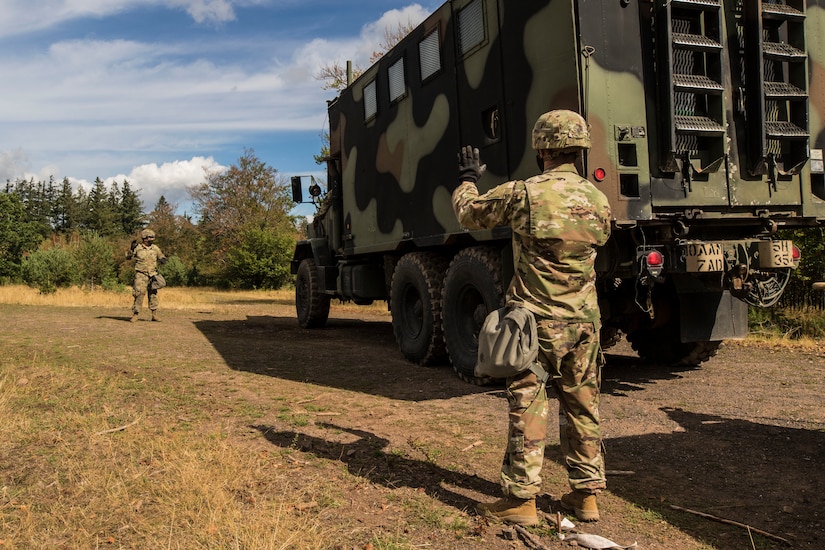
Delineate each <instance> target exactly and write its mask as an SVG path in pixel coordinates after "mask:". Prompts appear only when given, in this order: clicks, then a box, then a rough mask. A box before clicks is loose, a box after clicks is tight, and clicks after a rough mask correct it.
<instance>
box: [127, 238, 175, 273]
mask: <svg viewBox="0 0 825 550" xmlns="http://www.w3.org/2000/svg"><path fill="white" fill-rule="evenodd" d="M126 258H127V259H130V260H131V259H134V260H135V271H137V272H138V273H144V274H146V275H148V276H150V277H152V276H154V275H157V273H158V260H161V259H163V258H166V256H164V255H163V252H161V251H160V248H158V245H156V244H153V245H152V246H146V245H145V244H143V243H138V245H137V246H136V247H135V248H134V249H133V250H130V251H129V252H127V253H126Z"/></svg>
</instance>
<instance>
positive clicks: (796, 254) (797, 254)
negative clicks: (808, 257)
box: [791, 245, 802, 262]
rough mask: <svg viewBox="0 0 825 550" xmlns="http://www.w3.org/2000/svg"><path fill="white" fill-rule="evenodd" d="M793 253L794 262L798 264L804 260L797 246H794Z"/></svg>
mask: <svg viewBox="0 0 825 550" xmlns="http://www.w3.org/2000/svg"><path fill="white" fill-rule="evenodd" d="M791 253H792V254H793V261H795V262H798V261H799V260H801V259H802V252H800V251H799V249H798V248H797V247H796V245H794V246H793V252H791Z"/></svg>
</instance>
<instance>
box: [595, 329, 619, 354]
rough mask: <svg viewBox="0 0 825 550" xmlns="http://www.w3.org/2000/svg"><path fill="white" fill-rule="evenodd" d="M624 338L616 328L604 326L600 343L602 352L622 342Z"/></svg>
mask: <svg viewBox="0 0 825 550" xmlns="http://www.w3.org/2000/svg"><path fill="white" fill-rule="evenodd" d="M623 337H624V335H623V334H622V331H621V330H619V329H617V328H616V327H606V326H604V325H602V329H601V331H600V332H599V343H600V344H601V346H602V350H606V349H610V348H612V347H613V346H615V345H616V344H618V343H619V342H621V341H622V338H623Z"/></svg>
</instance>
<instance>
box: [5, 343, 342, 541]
mask: <svg viewBox="0 0 825 550" xmlns="http://www.w3.org/2000/svg"><path fill="white" fill-rule="evenodd" d="M4 362H9V363H12V364H17V365H18V368H17V369H15V374H14V375H12V374H9V373H8V371H9V369H7V368H4V369H3V371H4V372H7V374H5V375H3V376H2V378H0V417H1V418H3V422H2V423H0V439H1V440H2V441H3V446H2V449H0V463H3V464H4V465H5V466H4V470H5V471H4V474H5V475H4V478H3V482H2V483H3V485H2V486H0V547H2V548H3V549H6V548H58V547H59V548H63V547H66V548H97V547H101V546H106V547H115V548H118V547H125V548H262V549H270V548H272V549H275V548H301V549H303V548H308V549H310V548H324V547H326V542H325V541H328V540H330V539H329V537H330V535H329V533H327V532H326V531H325V527H324V526H323V524H322V523H321V521H320V520H319V518H315V519H307V518H303V517H301V516H300V515H296V514H295V512H294V511H295V510H296V509H299V508H300V505H301V503H302V502H303V501H305V500H311V498H312V497H310V496H308V494H309V493H311V492H312V491H313V490H314V487H313V484H312V483H311V482H309V483H307V484H305V485H304V486H301V487H298V486H293V487H291V490H289V491H284V487H285V485H287V486H288V485H289V483H288V482H287V483H285V480H284V478H285V476H287V475H288V470H289V463H288V462H287V461H285V460H284V457H283V456H282V454H283V453H279V452H266V453H250V452H249V449H247V448H244V447H243V446H242V445H239V444H238V443H237V442H235V441H234V440H233V438H231V437H229V435H228V434H227V432H226V431H225V430H224V429H223V428H222V427H221V426H220V425H214V424H210V423H199V424H197V425H192V424H190V423H186V422H179V421H177V420H176V417H177V416H178V414H179V411H178V407H177V405H176V404H175V402H172V401H167V400H166V399H165V398H164V397H165V396H164V394H165V393H167V392H168V391H169V389H170V388H169V387H164V384H157V383H155V384H144V385H143V387H142V388H141V390H140V391H141V399H139V400H136V399H135V398H134V391H133V389H132V386H133V385H134V383H135V381H134V380H129V379H127V380H122V377H121V376H118V375H117V374H112V375H106V374H104V373H103V372H102V371H101V370H100V369H95V368H82V367H77V366H76V365H67V364H64V365H60V364H54V363H53V362H52V361H51V358H50V357H48V356H43V355H41V356H36V357H31V358H25V357H19V356H18V357H14V356H12V357H8V356H7V357H6V358H4ZM147 403H154V404H155V405H153V406H152V407H147V406H146V404H147Z"/></svg>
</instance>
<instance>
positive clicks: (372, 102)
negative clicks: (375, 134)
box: [364, 80, 378, 121]
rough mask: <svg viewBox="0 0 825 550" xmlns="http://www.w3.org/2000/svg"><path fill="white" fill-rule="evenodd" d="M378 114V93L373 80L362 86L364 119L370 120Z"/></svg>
mask: <svg viewBox="0 0 825 550" xmlns="http://www.w3.org/2000/svg"><path fill="white" fill-rule="evenodd" d="M377 114H378V95H377V94H376V90H375V81H374V80H373V81H372V82H370V83H369V84H367V85H366V86H364V120H365V121H368V120H372V119H373V118H375V115H377Z"/></svg>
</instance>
